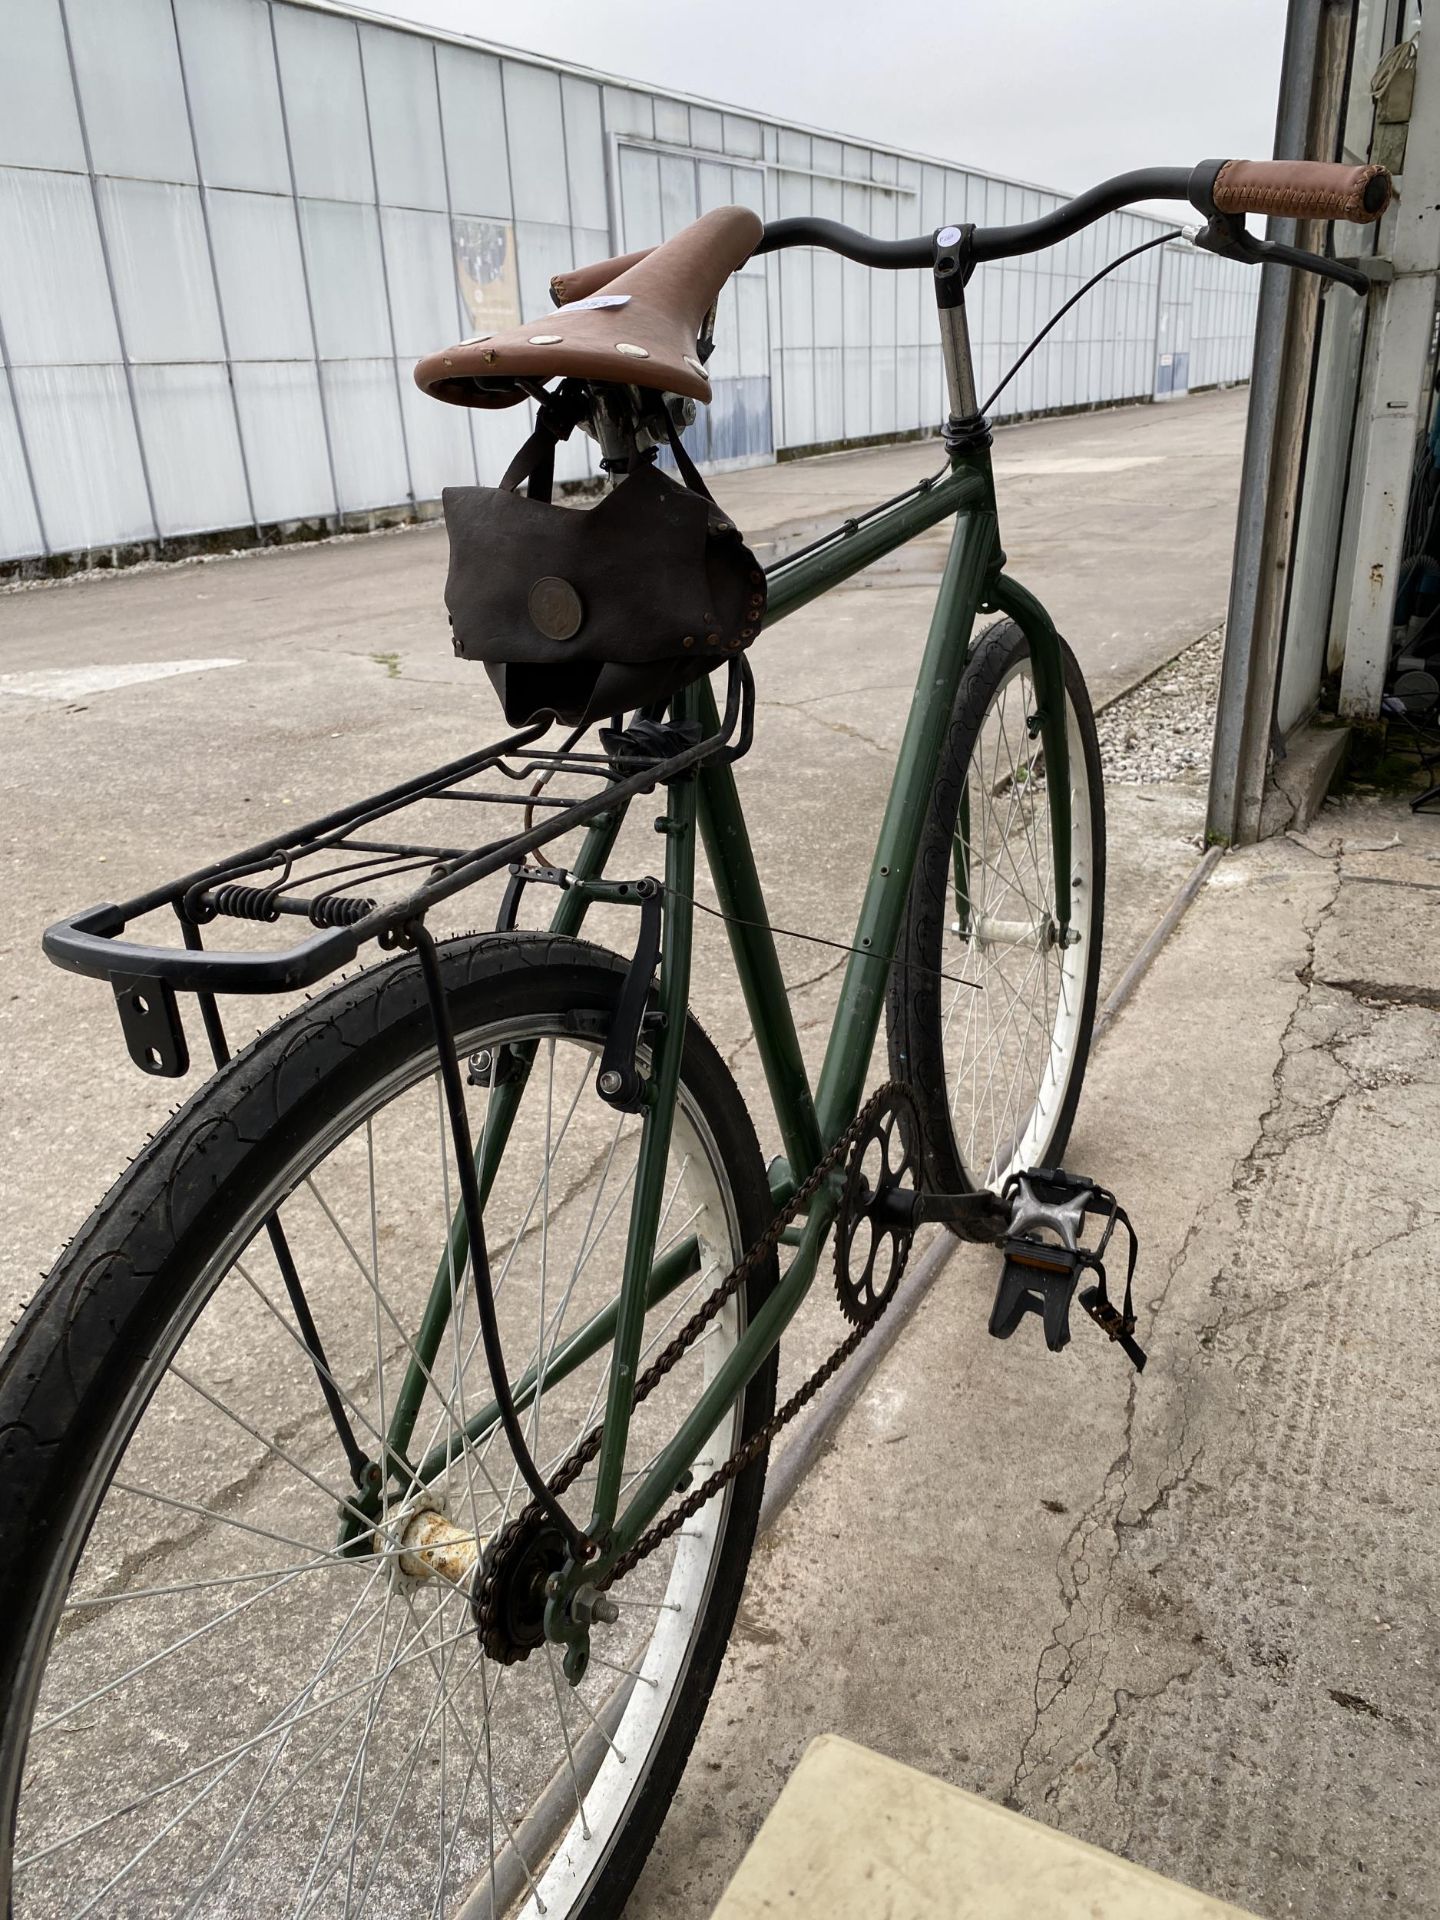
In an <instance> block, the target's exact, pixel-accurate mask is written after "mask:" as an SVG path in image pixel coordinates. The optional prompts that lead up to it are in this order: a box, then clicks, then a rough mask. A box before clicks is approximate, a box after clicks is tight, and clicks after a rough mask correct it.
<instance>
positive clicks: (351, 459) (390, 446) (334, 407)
mask: <svg viewBox="0 0 1440 1920" xmlns="http://www.w3.org/2000/svg"><path fill="white" fill-rule="evenodd" d="M320 379H321V383H322V385H323V388H324V393H325V413H326V418H327V419H328V420H329V423H330V445H331V447H332V449H333V452H334V457H335V481H336V487H337V490H338V492H339V495H340V508H341V511H342V512H344V513H351V512H358V511H360V510H362V509H364V508H366V507H378V506H387V505H395V504H398V503H399V502H401V501H404V500H408V499H409V498H410V497H411V495H410V478H409V474H408V471H407V469H406V464H405V441H404V438H403V436H402V434H401V430H400V399H399V389H398V387H397V385H396V379H395V362H394V361H393V360H331V361H327V362H326V364H325V365H324V366H323V367H322V368H321V369H320Z"/></svg>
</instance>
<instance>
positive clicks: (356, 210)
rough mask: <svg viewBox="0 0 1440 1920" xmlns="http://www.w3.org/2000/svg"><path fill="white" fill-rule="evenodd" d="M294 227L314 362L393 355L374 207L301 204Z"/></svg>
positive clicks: (322, 202) (331, 202)
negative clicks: (299, 238)
mask: <svg viewBox="0 0 1440 1920" xmlns="http://www.w3.org/2000/svg"><path fill="white" fill-rule="evenodd" d="M300 227H301V231H302V233H303V235H304V239H305V261H306V266H307V269H308V272H309V277H310V298H311V302H312V304H313V306H314V310H315V332H316V336H317V338H318V340H319V343H320V358H321V359H322V360H345V359H351V358H354V359H369V358H373V357H375V356H376V355H379V354H384V355H387V356H388V355H389V354H391V353H393V351H394V349H393V347H392V346H391V344H390V316H389V314H388V312H387V310H386V305H385V274H384V267H383V265H382V262H381V257H380V226H379V221H378V219H377V217H376V213H375V209H374V207H364V206H357V205H355V204H354V203H353V202H350V203H347V202H344V201H339V200H302V201H301V202H300Z"/></svg>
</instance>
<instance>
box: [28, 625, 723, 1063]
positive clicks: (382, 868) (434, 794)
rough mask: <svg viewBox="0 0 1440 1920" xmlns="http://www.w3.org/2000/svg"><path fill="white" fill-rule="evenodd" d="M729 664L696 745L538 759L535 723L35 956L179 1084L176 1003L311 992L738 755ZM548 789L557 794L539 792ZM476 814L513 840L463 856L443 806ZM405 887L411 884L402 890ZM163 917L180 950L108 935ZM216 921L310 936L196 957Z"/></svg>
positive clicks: (181, 1055) (105, 913)
mask: <svg viewBox="0 0 1440 1920" xmlns="http://www.w3.org/2000/svg"><path fill="white" fill-rule="evenodd" d="M728 665H729V680H728V686H727V693H726V701H725V711H724V714H723V716H722V718H721V720H720V724H719V728H718V730H717V731H716V732H714V733H712V734H710V735H709V736H708V737H701V733H700V728H699V726H698V724H696V723H694V722H670V723H666V722H662V721H660V720H658V719H655V718H653V717H646V716H644V715H638V714H637V715H636V716H634V719H633V721H632V723H631V725H630V726H629V727H625V726H623V725H617V726H614V727H612V728H609V729H601V730H600V734H599V751H593V750H580V749H579V748H578V747H577V742H578V740H579V739H580V738H581V734H582V732H583V730H577V731H576V732H574V733H571V734H570V735H569V736H568V737H567V738H565V739H564V740H563V741H562V742H561V743H560V745H559V746H558V747H545V746H542V745H540V744H539V742H540V741H541V740H542V738H543V736H544V735H545V734H547V733H548V732H549V731H550V723H549V722H541V723H539V724H537V725H534V726H529V727H524V728H521V729H520V730H519V731H518V732H516V733H512V734H510V735H509V736H508V737H507V738H506V739H504V740H500V741H498V742H496V743H495V744H494V745H492V746H488V747H483V748H481V749H480V750H479V751H477V752H475V753H469V754H465V755H464V756H463V757H462V758H460V759H458V760H452V761H450V762H449V763H448V764H447V765H445V766H442V767H436V768H435V769H434V770H433V771H431V772H429V773H423V774H419V775H417V776H416V777H414V778H413V779H410V780H406V781H402V782H401V783H400V784H399V785H398V786H394V787H390V788H387V789H386V790H385V791H384V792H383V793H377V794H372V795H371V796H370V797H369V798H368V799H364V800H359V801H356V802H354V803H353V804H352V805H350V806H346V807H341V808H338V809H337V810H336V811H335V812H334V813H328V814H325V815H323V816H322V817H321V818H319V819H316V820H309V821H306V822H305V823H304V824H303V825H300V826H297V827H294V828H291V829H289V830H288V831H287V832H285V833H280V834H275V835H273V836H272V837H271V838H270V839H268V840H262V841H259V842H257V844H256V845H254V846H252V847H247V848H245V849H244V851H243V852H240V853H235V854H231V855H229V856H228V857H227V858H225V859H223V860H217V861H216V862H214V863H213V864H212V865H210V866H207V867H202V868H200V869H199V870H198V871H197V872H195V873H189V874H186V875H184V876H183V877H182V878H180V879H178V880H171V881H168V882H166V883H165V884H164V885H163V886H159V887H155V888H152V889H151V890H150V891H149V892H148V893H142V894H137V895H136V896H135V898H134V899H131V900H125V901H122V902H120V903H118V904H116V903H113V902H105V903H103V904H102V905H99V906H94V907H88V908H85V909H84V910H83V911H81V912H79V913H75V914H71V915H69V916H68V917H67V918H65V919H63V920H57V921H56V922H55V924H54V925H53V926H52V927H49V928H47V930H46V933H45V936H44V948H45V952H46V954H47V955H48V957H49V958H50V959H51V960H53V961H54V962H55V964H56V966H59V967H64V968H65V969H66V970H67V971H69V972H71V973H82V974H88V975H91V976H92V977H94V978H96V979H101V980H107V981H109V983H110V985H111V986H112V987H113V988H114V991H115V997H116V1001H117V1004H118V1006H119V1010H120V1019H121V1025H122V1027H123V1028H124V1031H125V1038H126V1042H127V1045H128V1046H129V1049H130V1055H131V1058H132V1059H133V1060H134V1061H135V1064H136V1065H137V1066H139V1067H140V1068H142V1069H143V1070H144V1071H145V1072H147V1073H153V1074H159V1075H164V1076H170V1077H174V1076H177V1075H179V1074H183V1073H184V1072H185V1071H186V1069H187V1067H188V1065H189V1056H188V1053H187V1051H186V1047H185V1041H184V1034H183V1029H182V1027H181V1024H180V1021H179V1016H178V1012H177V1010H176V1006H175V994H176V992H177V991H179V992H189V993H197V994H199V995H201V996H202V1013H206V1014H207V1020H206V1024H207V1026H208V1025H209V1024H210V1021H209V1018H208V1013H209V1011H210V1010H209V1009H208V1008H207V1005H206V1002H207V1001H208V1000H209V998H210V996H212V995H215V994H224V993H246V994H261V993H284V992H290V991H293V990H295V989H297V988H300V987H306V986H310V985H313V984H314V982H315V981H317V980H321V979H324V978H325V976H326V975H327V974H330V973H333V972H335V971H336V970H337V969H338V968H340V967H343V966H345V965H346V964H347V963H348V962H349V961H351V960H353V959H354V957H355V955H356V954H357V953H358V952H359V950H360V948H361V947H362V946H364V945H366V944H367V943H368V942H370V941H375V942H377V943H378V944H379V945H380V946H381V947H382V948H384V947H393V946H395V945H397V944H398V942H399V940H400V937H401V934H402V932H403V931H404V930H405V929H406V928H408V927H413V926H415V925H417V924H418V923H420V922H422V921H423V920H424V917H425V915H426V914H427V913H428V912H429V911H430V909H431V908H432V907H434V906H436V905H438V903H439V902H440V901H442V900H447V899H449V898H450V897H451V896H452V895H453V894H457V893H460V892H462V891H463V890H464V889H465V888H466V887H471V886H474V885H476V884H477V883H478V882H479V881H481V880H484V879H487V878H488V877H489V876H490V875H491V874H495V873H498V872H500V871H502V870H503V869H506V868H510V867H514V866H515V865H516V864H517V863H519V862H520V861H522V860H523V859H524V858H525V856H526V855H527V854H530V853H533V852H534V851H535V850H536V849H537V848H539V847H543V846H545V845H547V844H548V843H549V842H550V841H552V840H557V839H559V838H561V837H562V836H563V835H564V834H567V833H570V832H572V831H574V829H575V828H577V827H583V826H588V825H590V824H592V823H594V822H595V821H597V820H599V819H600V818H601V816H603V815H606V814H609V813H610V812H611V811H612V810H613V809H614V808H616V807H623V806H624V805H626V804H627V803H628V802H629V801H630V800H632V799H634V798H635V797H636V796H637V795H639V794H643V793H649V792H651V791H653V789H654V788H656V787H658V786H663V785H665V784H666V783H667V782H669V781H672V780H676V779H679V778H681V777H682V776H683V775H685V774H688V773H690V772H693V771H694V769H696V768H697V767H699V766H701V765H702V764H704V763H705V762H713V761H715V760H717V759H720V758H721V757H723V758H724V759H726V760H735V759H738V758H739V757H740V755H741V754H743V753H744V752H746V750H747V749H748V747H749V745H750V739H751V733H752V729H753V725H754V711H755V684H754V680H753V678H752V676H751V673H750V669H749V666H748V665H747V664H746V662H745V661H744V660H743V659H740V658H734V659H732V660H731V661H730V662H729V663H728ZM556 781H562V782H563V783H564V790H563V791H560V792H553V793H552V792H551V791H550V790H549V789H550V786H551V783H552V782H556ZM477 782H483V783H484V784H481V785H477V784H476V783H477ZM477 806H478V807H481V808H488V807H510V808H513V807H519V808H522V809H523V811H524V825H523V827H522V828H521V830H520V831H519V832H518V833H506V834H501V835H499V836H497V837H495V838H493V839H489V840H485V841H483V842H480V843H479V844H475V843H474V842H472V841H471V840H470V839H469V836H468V835H467V834H466V832H465V831H463V829H462V830H460V831H454V830H453V826H458V825H459V822H458V821H457V820H456V819H455V814H454V810H455V809H456V808H457V807H458V808H459V809H461V812H462V816H463V810H464V809H465V808H467V807H477ZM447 810H448V813H447ZM472 817H473V816H472ZM452 823H453V826H452ZM447 828H450V829H452V830H450V831H446V830H445V829H447ZM417 874H423V875H424V878H423V879H421V880H420V881H419V882H418V884H410V885H408V886H407V885H406V884H405V883H406V882H412V881H413V877H414V876H415V875H417ZM166 907H169V908H170V909H171V910H172V911H173V912H174V914H175V917H176V919H177V921H178V922H179V926H180V933H181V938H182V940H183V943H184V944H183V945H181V946H165V945H159V944H148V943H146V942H143V941H136V940H134V939H127V938H124V937H123V936H125V935H126V934H127V933H128V932H129V930H130V928H131V927H132V925H133V923H134V922H136V921H138V920H142V919H144V918H145V917H146V916H147V915H149V914H152V913H155V912H158V911H160V910H162V909H164V908H166ZM222 918H228V919H234V920H248V921H252V922H260V923H266V924H272V925H273V924H277V923H278V922H280V921H281V920H282V919H294V920H297V921H301V922H305V923H308V925H309V926H310V927H312V928H313V929H315V931H314V932H312V933H311V934H310V935H309V937H308V938H302V939H299V940H295V941H292V942H291V943H289V944H288V945H286V946H283V947H279V948H275V947H269V948H265V949H261V950H258V951H248V952H247V951H237V950H234V949H215V950H209V949H207V948H206V947H205V946H204V943H203V940H202V936H201V931H200V930H201V928H202V926H205V925H206V924H208V923H209V922H212V921H214V920H216V919H222Z"/></svg>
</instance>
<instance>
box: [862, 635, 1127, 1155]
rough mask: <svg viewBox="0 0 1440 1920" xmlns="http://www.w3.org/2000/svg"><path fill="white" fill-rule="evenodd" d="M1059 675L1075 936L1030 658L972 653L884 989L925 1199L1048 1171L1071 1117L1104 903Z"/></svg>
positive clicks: (1067, 657) (1090, 762) (1079, 724)
mask: <svg viewBox="0 0 1440 1920" xmlns="http://www.w3.org/2000/svg"><path fill="white" fill-rule="evenodd" d="M1060 646H1061V652H1062V656H1063V660H1064V678H1065V720H1066V737H1067V741H1068V744H1069V749H1070V752H1069V760H1070V777H1069V800H1070V821H1071V855H1070V913H1069V928H1068V931H1067V932H1065V933H1063V934H1062V931H1061V928H1060V926H1059V925H1058V922H1057V916H1056V911H1055V908H1056V902H1055V885H1054V859H1053V846H1052V840H1051V808H1052V805H1053V803H1054V799H1055V793H1054V788H1053V785H1052V783H1051V781H1050V779H1049V777H1048V775H1047V772H1046V768H1045V760H1044V751H1043V747H1042V744H1041V740H1040V735H1039V715H1038V703H1037V700H1036V692H1035V676H1034V670H1033V665H1032V662H1031V657H1030V643H1029V641H1028V640H1027V639H1026V637H1025V635H1024V633H1023V632H1022V631H1021V629H1020V628H1019V627H1018V626H1017V625H1016V624H1015V623H1014V621H1011V620H1001V621H998V622H997V623H996V624H995V625H994V626H993V627H991V628H990V629H989V630H988V631H987V632H986V633H985V634H984V635H983V636H982V638H981V640H980V642H979V644H978V645H977V646H976V648H975V651H974V653H973V654H972V655H971V658H970V660H969V662H968V664H967V665H966V668H965V673H964V676H963V677H962V679H961V682H960V688H959V692H958V694H957V695H956V701H955V712H954V717H953V719H952V721H951V727H950V736H949V740H948V741H947V743H946V747H945V752H944V756H943V758H942V762H941V768H940V774H939V778H938V779H937V781H936V785H935V791H934V795H933V797H932V800H931V805H930V813H929V816H928V818H927V820H926V823H925V829H924V834H923V837H922V840H921V844H920V856H919V860H918V863H917V865H916V871H915V879H914V883H913V885H912V887H911V891H910V901H909V907H908V910H907V917H906V923H905V928H904V932H903V934H902V936H901V942H900V951H899V954H898V955H897V959H896V965H895V969H894V972H893V973H892V976H891V984H890V996H889V1006H888V1009H887V1012H888V1021H887V1025H888V1030H889V1042H890V1067H891V1072H892V1073H893V1074H894V1075H895V1077H896V1078H897V1079H901V1080H904V1081H906V1082H908V1083H909V1085H910V1087H911V1089H912V1091H913V1093H914V1095H915V1099H916V1102H917V1105H918V1107H919V1110H920V1117H921V1123H922V1128H923V1132H924V1145H925V1158H926V1175H927V1181H928V1183H929V1185H930V1187H931V1189H932V1190H933V1191H936V1192H940V1193H962V1192H968V1191H975V1190H978V1189H979V1188H982V1187H989V1188H991V1189H993V1190H996V1191H998V1189H999V1188H1000V1187H1001V1186H1002V1185H1003V1184H1004V1182H1005V1179H1006V1178H1007V1176H1008V1175H1009V1174H1011V1173H1013V1172H1017V1171H1020V1170H1022V1169H1024V1168H1026V1167H1035V1166H1055V1165H1058V1163H1059V1161H1060V1158H1061V1156H1062V1155H1063V1153H1064V1151H1065V1145H1066V1141H1067V1140H1068V1138H1069V1135H1070V1128H1071V1124H1072V1122H1073V1121H1074V1118H1075V1109H1076V1105H1077V1104H1078V1102H1079V1099H1080V1087H1081V1083H1082V1081H1083V1080H1084V1077H1085V1065H1086V1060H1087V1056H1088V1054H1089V1050H1090V1034H1091V1029H1092V1027H1093V1025H1094V1021H1095V999H1096V992H1097V989H1098V986H1099V979H1100V943H1101V931H1102V923H1103V919H1104V900H1105V804H1104V796H1103V792H1102V787H1101V775H1100V747H1099V741H1098V739H1097V737H1096V732H1095V716H1094V714H1093V712H1092V711H1091V707H1090V700H1089V696H1088V694H1087V693H1086V691H1085V682H1084V679H1083V677H1082V676H1081V672H1080V668H1079V666H1078V664H1077V663H1076V660H1075V656H1074V655H1073V654H1072V653H1071V651H1070V649H1069V647H1068V646H1066V645H1065V643H1064V642H1063V641H1061V642H1060Z"/></svg>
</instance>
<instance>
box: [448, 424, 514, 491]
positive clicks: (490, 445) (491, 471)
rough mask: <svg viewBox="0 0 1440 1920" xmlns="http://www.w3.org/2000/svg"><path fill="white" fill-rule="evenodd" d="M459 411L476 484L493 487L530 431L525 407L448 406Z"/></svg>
mask: <svg viewBox="0 0 1440 1920" xmlns="http://www.w3.org/2000/svg"><path fill="white" fill-rule="evenodd" d="M451 412H452V413H461V412H463V414H464V416H465V418H466V420H467V422H468V424H469V428H470V441H471V445H472V446H473V447H474V449H475V473H476V476H477V478H478V479H479V481H480V484H481V485H482V486H485V487H493V486H496V485H497V484H498V483H499V480H500V476H501V474H503V473H504V471H505V469H506V468H507V467H508V466H509V464H510V462H511V460H512V459H513V458H514V456H515V452H516V450H517V448H518V447H519V445H520V443H521V441H522V440H524V438H525V436H526V435H527V434H528V433H529V431H530V422H529V419H528V417H527V415H528V409H527V408H525V407H493V408H492V407H465V408H463V409H462V408H460V407H452V408H451Z"/></svg>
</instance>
